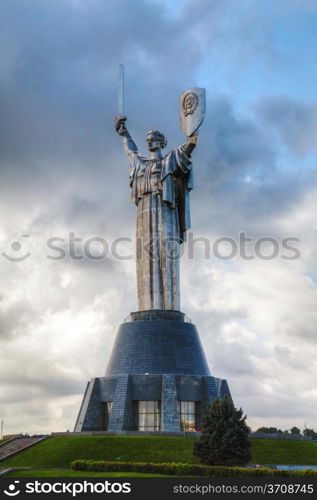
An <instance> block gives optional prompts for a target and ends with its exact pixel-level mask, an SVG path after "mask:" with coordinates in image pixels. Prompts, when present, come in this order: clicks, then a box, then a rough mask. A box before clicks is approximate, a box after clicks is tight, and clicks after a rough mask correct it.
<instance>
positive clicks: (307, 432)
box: [303, 428, 317, 439]
mask: <svg viewBox="0 0 317 500" xmlns="http://www.w3.org/2000/svg"><path fill="white" fill-rule="evenodd" d="M303 434H304V436H306V437H311V438H313V439H317V432H315V431H314V429H307V428H305V429H304V432H303Z"/></svg>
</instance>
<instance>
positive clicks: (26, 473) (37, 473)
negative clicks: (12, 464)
mask: <svg viewBox="0 0 317 500" xmlns="http://www.w3.org/2000/svg"><path fill="white" fill-rule="evenodd" d="M6 477H175V476H168V475H164V474H145V473H138V472H88V471H87V472H85V471H79V470H71V469H66V470H21V471H16V472H11V474H8V476H6Z"/></svg>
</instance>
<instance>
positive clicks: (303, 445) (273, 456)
mask: <svg viewBox="0 0 317 500" xmlns="http://www.w3.org/2000/svg"><path fill="white" fill-rule="evenodd" d="M251 443H252V462H253V463H261V464H285V465H317V443H311V442H309V441H291V440H286V439H252V440H251Z"/></svg>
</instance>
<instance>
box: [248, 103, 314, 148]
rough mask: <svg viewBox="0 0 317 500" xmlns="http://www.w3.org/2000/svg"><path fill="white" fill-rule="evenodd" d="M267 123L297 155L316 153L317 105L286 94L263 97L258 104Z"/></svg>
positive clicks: (260, 112)
mask: <svg viewBox="0 0 317 500" xmlns="http://www.w3.org/2000/svg"><path fill="white" fill-rule="evenodd" d="M257 109H258V111H259V114H260V115H262V117H263V118H264V119H265V122H266V125H268V126H269V127H270V128H271V129H272V130H274V131H275V132H277V133H278V134H279V135H280V137H281V139H282V141H283V142H284V144H285V145H286V146H287V147H288V148H289V149H290V150H291V151H292V152H293V153H295V154H296V155H299V156H304V155H306V154H308V153H310V154H311V153H312V152H314V153H315V154H316V152H317V150H316V133H317V105H316V103H315V102H313V103H307V102H300V101H296V100H293V99H290V98H288V97H285V96H279V97H271V98H266V99H262V100H261V101H260V103H259V104H258V106H257Z"/></svg>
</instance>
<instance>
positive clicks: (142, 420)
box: [137, 401, 161, 431]
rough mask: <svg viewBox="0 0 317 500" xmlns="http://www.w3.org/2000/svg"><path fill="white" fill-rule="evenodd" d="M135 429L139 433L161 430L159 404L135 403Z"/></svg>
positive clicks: (156, 402) (153, 402)
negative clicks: (136, 428)
mask: <svg viewBox="0 0 317 500" xmlns="http://www.w3.org/2000/svg"><path fill="white" fill-rule="evenodd" d="M137 427H138V430H139V431H159V430H160V428H161V402H160V401H138V402H137Z"/></svg>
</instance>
